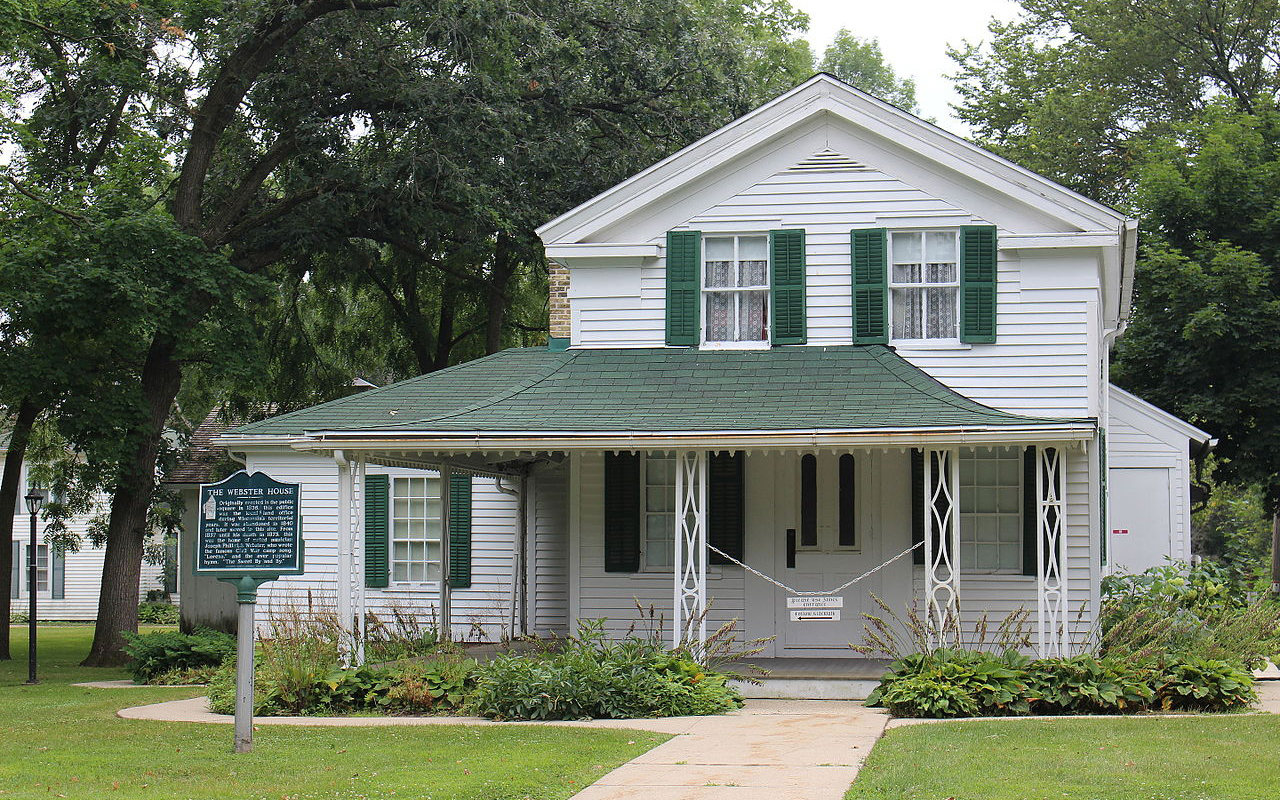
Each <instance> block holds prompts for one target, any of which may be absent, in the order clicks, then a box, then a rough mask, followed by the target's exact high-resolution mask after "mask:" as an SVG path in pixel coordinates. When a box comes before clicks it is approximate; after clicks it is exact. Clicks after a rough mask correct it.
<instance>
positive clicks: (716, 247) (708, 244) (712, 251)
mask: <svg viewBox="0 0 1280 800" xmlns="http://www.w3.org/2000/svg"><path fill="white" fill-rule="evenodd" d="M702 257H703V258H705V259H706V260H707V261H732V260H733V237H732V236H712V237H708V238H706V239H704V240H703V241H702Z"/></svg>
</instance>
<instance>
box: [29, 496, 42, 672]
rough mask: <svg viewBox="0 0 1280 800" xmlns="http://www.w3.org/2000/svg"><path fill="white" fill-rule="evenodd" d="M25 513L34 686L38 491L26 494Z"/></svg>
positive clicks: (39, 499) (31, 668)
mask: <svg viewBox="0 0 1280 800" xmlns="http://www.w3.org/2000/svg"><path fill="white" fill-rule="evenodd" d="M24 499H25V500H26V501H27V511H29V512H31V550H30V552H29V554H28V556H27V593H28V594H30V595H31V597H30V600H31V611H30V616H29V617H28V618H27V683H28V684H35V683H39V682H40V681H38V680H36V589H37V588H38V586H39V583H38V581H37V577H38V570H37V568H36V563H37V562H36V558H37V556H38V554H39V552H40V541H39V540H38V539H37V538H36V515H37V514H39V513H40V506H41V505H42V504H43V503H44V494H43V493H42V492H40V491H39V490H38V489H32V490H31V491H29V492H27V496H26V497H25V498H24Z"/></svg>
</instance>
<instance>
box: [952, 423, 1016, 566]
mask: <svg viewBox="0 0 1280 800" xmlns="http://www.w3.org/2000/svg"><path fill="white" fill-rule="evenodd" d="M1022 472H1023V470H1022V450H1021V449H1020V448H1017V447H995V448H987V447H975V448H973V449H972V450H962V451H960V569H961V570H964V571H967V572H1021V571H1022Z"/></svg>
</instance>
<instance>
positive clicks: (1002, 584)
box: [914, 450, 1099, 649]
mask: <svg viewBox="0 0 1280 800" xmlns="http://www.w3.org/2000/svg"><path fill="white" fill-rule="evenodd" d="M1062 455H1063V457H1064V458H1065V459H1066V470H1065V472H1064V477H1065V485H1064V489H1065V494H1064V499H1065V501H1066V515H1065V523H1066V539H1065V542H1066V553H1067V592H1068V606H1069V609H1070V612H1069V614H1068V620H1067V622H1068V629H1069V630H1070V631H1071V637H1072V641H1073V642H1074V643H1076V644H1077V646H1078V645H1080V644H1082V643H1083V642H1085V641H1086V640H1087V639H1088V637H1089V636H1090V635H1091V634H1092V633H1093V631H1094V625H1095V623H1096V620H1097V593H1098V590H1099V584H1098V580H1099V578H1098V575H1099V573H1098V571H1097V562H1098V542H1097V541H1096V540H1095V537H1094V534H1093V533H1091V532H1092V531H1094V530H1095V526H1094V524H1093V523H1092V522H1091V520H1093V518H1094V516H1095V514H1096V506H1097V503H1096V499H1097V498H1096V491H1091V490H1090V485H1091V481H1092V480H1093V478H1092V477H1091V475H1092V472H1093V469H1092V465H1093V463H1094V462H1095V461H1096V456H1095V455H1094V454H1091V453H1086V452H1082V451H1080V450H1066V451H1064V452H1063V454H1062ZM914 583H915V597H916V608H917V610H918V611H920V612H921V613H923V609H924V567H923V566H917V567H916V569H915V572H914ZM959 584H960V586H959V590H960V621H961V630H962V631H963V636H964V637H965V638H966V641H973V640H974V637H975V630H976V629H977V627H978V625H979V622H980V621H981V620H983V619H984V618H985V620H986V627H987V628H988V630H989V631H990V633H991V634H994V632H995V630H996V629H997V628H998V627H999V625H1000V623H1001V622H1002V621H1003V620H1005V619H1006V618H1007V617H1009V616H1010V615H1011V614H1013V613H1015V612H1018V611H1020V610H1026V611H1029V612H1030V615H1029V616H1028V617H1027V623H1026V628H1025V632H1026V633H1028V634H1029V635H1030V636H1031V642H1032V644H1033V645H1034V643H1035V636H1036V630H1037V628H1036V620H1037V617H1036V609H1037V608H1038V603H1039V595H1038V593H1037V579H1036V578H1035V577H1034V576H1031V575H1010V574H995V575H992V574H986V575H983V574H973V573H970V572H966V571H964V570H961V571H960V576H959ZM992 638H993V637H991V636H989V637H988V639H987V644H992V643H993V641H992ZM1024 649H1025V648H1024Z"/></svg>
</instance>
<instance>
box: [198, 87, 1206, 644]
mask: <svg viewBox="0 0 1280 800" xmlns="http://www.w3.org/2000/svg"><path fill="white" fill-rule="evenodd" d="M539 234H540V236H541V237H542V239H543V241H544V242H545V244H546V250H547V255H548V257H549V259H550V261H551V263H552V274H551V326H552V327H551V342H550V346H549V347H546V348H531V349H515V350H507V351H503V352H500V353H496V354H494V355H491V356H488V357H486V358H482V359H479V360H477V361H473V362H470V363H467V364H463V365H460V366H457V367H453V368H450V369H446V370H442V371H440V372H436V373H432V374H429V375H425V376H422V377H419V378H415V379H412V380H408V381H404V382H402V383H398V384H394V385H392V386H387V387H384V388H381V389H374V390H370V391H367V392H364V393H362V394H360V395H356V396H352V397H348V398H345V399H342V400H338V401H335V402H332V403H328V404H325V405H321V406H317V407H315V408H310V409H306V410H303V411H298V412H295V413H292V414H286V415H283V416H279V417H274V418H271V419H267V420H264V421H262V422H258V423H254V424H251V425H247V426H243V427H241V428H239V429H237V430H234V431H232V432H229V433H226V434H223V435H222V436H221V437H220V439H219V442H220V444H222V445H224V446H226V447H228V448H230V449H231V450H232V451H233V452H234V453H235V454H237V455H239V456H242V457H243V458H244V459H245V460H246V465H247V468H248V469H249V470H251V471H253V470H261V471H263V472H266V473H268V474H270V475H271V476H273V477H275V478H276V479H278V480H283V481H290V482H298V483H300V484H301V485H302V505H303V508H302V515H303V528H304V533H305V536H306V546H307V548H308V550H307V556H306V559H307V565H308V572H307V574H305V575H303V576H298V577H295V578H287V579H282V580H280V581H278V582H276V583H274V584H272V585H270V587H269V588H267V589H265V592H264V594H265V598H266V600H265V605H266V607H267V608H270V607H271V605H272V604H273V603H276V604H293V605H299V604H304V603H305V604H309V605H311V606H314V605H315V604H317V603H320V602H325V603H328V604H330V605H331V607H332V608H334V609H336V610H338V611H339V613H340V618H343V619H349V620H350V619H359V618H360V617H361V614H362V613H363V612H367V613H373V614H378V615H382V614H386V613H388V612H389V611H390V610H391V609H392V607H401V608H413V609H417V610H419V611H421V612H422V613H433V614H436V615H438V617H439V618H441V619H448V620H449V621H450V623H451V624H452V626H453V629H454V631H455V633H456V634H457V635H475V634H478V633H479V632H483V633H484V634H486V635H488V636H490V637H493V636H497V635H500V634H502V633H508V632H511V631H512V630H513V629H514V631H515V632H517V633H525V632H529V633H539V634H542V633H565V632H566V631H570V630H572V629H573V628H574V625H575V621H577V620H581V619H590V618H605V619H607V620H608V628H609V630H610V631H612V632H614V633H615V634H619V635H621V634H623V633H625V632H626V631H627V630H629V629H632V628H633V627H635V626H637V625H639V626H641V627H643V626H645V625H648V624H652V623H651V622H649V621H647V618H649V617H650V616H651V614H650V609H652V613H653V615H656V616H658V617H660V618H661V623H662V624H663V625H664V628H665V635H667V636H669V637H671V638H672V639H674V640H681V639H687V638H689V637H691V636H692V637H696V636H698V635H699V634H700V632H701V631H702V630H703V629H704V628H705V626H706V625H708V624H710V625H712V626H714V625H716V624H719V623H721V622H724V621H727V620H730V619H736V620H738V621H739V622H740V623H741V624H742V626H743V627H744V629H745V633H746V635H747V636H750V637H773V638H772V639H771V641H770V643H769V644H768V649H767V650H766V653H765V654H764V655H766V656H774V657H784V656H785V657H796V656H800V657H832V658H841V657H843V658H847V657H851V656H852V655H853V653H852V651H851V650H850V649H849V644H850V643H858V642H860V641H861V640H862V637H863V621H862V619H861V617H860V614H861V613H862V612H866V611H869V610H872V609H873V608H874V606H873V603H872V600H871V595H872V594H873V593H874V594H875V595H876V596H878V597H880V598H883V599H884V601H885V602H887V603H888V604H889V605H890V606H892V607H895V608H905V607H907V606H909V605H914V606H915V607H917V608H918V609H920V610H921V611H922V612H924V613H926V614H927V616H928V618H929V619H931V620H933V621H934V623H935V625H936V627H937V628H938V633H937V636H938V637H939V638H941V639H944V640H945V639H946V638H947V637H948V636H950V635H951V634H950V633H948V630H949V627H948V625H945V624H942V621H943V620H945V619H948V618H952V617H954V616H955V615H958V616H959V618H961V619H962V620H963V622H964V624H965V625H966V626H968V625H972V624H974V623H975V622H976V621H977V620H978V619H979V618H980V617H981V616H983V615H989V616H990V617H991V618H992V621H993V623H994V622H995V621H996V620H999V619H1000V618H1003V617H1004V616H1005V615H1007V614H1009V613H1010V612H1013V611H1015V610H1017V609H1020V608H1025V609H1028V610H1029V611H1030V612H1031V622H1032V625H1033V627H1034V641H1035V644H1036V648H1037V649H1038V650H1039V651H1040V652H1043V653H1049V654H1053V653H1064V652H1069V651H1071V650H1073V649H1074V648H1076V647H1078V646H1079V643H1080V642H1081V641H1083V640H1084V638H1085V637H1087V636H1088V633H1089V631H1090V629H1091V628H1092V626H1093V621H1094V618H1095V615H1096V613H1097V607H1098V594H1099V584H1100V580H1101V577H1102V575H1103V573H1104V570H1105V569H1106V564H1105V561H1104V559H1105V554H1106V550H1107V542H1106V541H1105V537H1104V534H1103V530H1104V524H1105V517H1106V512H1105V510H1104V509H1105V507H1106V497H1105V486H1106V481H1104V480H1103V476H1104V475H1106V474H1107V473H1108V450H1107V445H1108V442H1109V441H1110V440H1109V439H1108V438H1107V436H1106V433H1107V428H1108V426H1109V425H1110V424H1111V422H1110V421H1111V419H1112V418H1113V417H1112V414H1113V409H1114V407H1115V406H1116V405H1117V404H1123V403H1127V402H1128V400H1127V398H1125V397H1123V396H1121V395H1118V394H1117V393H1116V392H1113V391H1111V390H1110V389H1109V385H1108V381H1107V363H1108V354H1109V351H1110V349H1111V347H1112V345H1113V342H1114V340H1115V338H1116V336H1117V335H1119V334H1120V333H1121V332H1122V330H1123V328H1124V325H1125V321H1126V319H1127V317H1128V314H1129V302H1130V295H1131V291H1132V284H1133V267H1134V252H1135V251H1134V248H1135V236H1136V221H1135V220H1133V219H1131V218H1128V217H1126V216H1125V215H1123V214H1121V213H1120V212H1117V211H1115V210H1113V209H1111V208H1108V207H1106V206H1104V205H1102V204H1100V203H1096V202H1094V201H1092V200H1089V199H1087V198H1085V197H1081V196H1080V195H1077V194H1075V193H1073V192H1071V191H1069V190H1067V189H1064V188H1063V187H1061V186H1058V185H1056V184H1054V183H1053V182H1051V181H1049V180H1046V179H1045V178H1042V177H1040V176H1038V175H1035V174H1033V173H1031V172H1029V171H1027V170H1024V169H1022V168H1020V167H1018V166H1016V165H1014V164H1012V163H1010V162H1008V161H1005V160H1003V159H1001V158H999V157H997V156H995V155H992V154H991V153H989V152H986V151H984V150H982V149H979V148H977V147H975V146H974V145H972V144H970V143H968V142H966V141H964V140H962V139H960V138H958V137H956V136H953V135H951V134H949V133H947V132H946V131H943V130H941V129H939V128H937V127H935V126H933V125H931V124H929V123H927V122H924V121H922V120H920V119H918V118H916V117H914V116H912V115H910V114H907V113H906V112H903V111H902V110H900V109H897V108H894V107H893V106H890V105H888V104H886V103H883V102H881V101H879V100H877V99H875V98H873V97H871V96H869V95H867V94H865V93H863V92H860V91H858V90H856V89H853V88H851V87H849V86H848V85H846V84H844V83H842V82H840V81H838V80H836V79H834V78H832V77H830V76H827V75H818V76H815V77H814V78H812V79H810V80H809V81H807V82H805V83H804V84H802V85H801V86H799V87H797V88H795V89H793V90H792V91H790V92H787V93H786V94H784V95H782V96H781V97H779V98H777V99H775V100H773V101H772V102H770V103H767V104H766V105H764V106H762V107H760V108H758V109H756V110H755V111H753V112H751V113H749V114H747V115H746V116H744V117H742V118H741V119H738V120H736V121H734V122H732V123H731V124H729V125H726V126H725V127H724V128H721V129H720V130H718V131H716V132H714V133H712V134H710V135H709V136H707V137H705V138H703V139H702V140H700V141H698V142H696V143H694V144H692V145H690V146H689V147H686V148H684V149H683V150H681V151H679V152H677V153H676V154H674V155H672V156H671V157H669V158H667V159H665V160H663V161H661V162H659V163H657V164H655V165H653V166H652V167H650V168H649V169H646V170H645V171H643V172H641V173H639V174H637V175H635V176H633V177H632V178H630V179H628V180H626V181H624V182H622V183H621V184H618V185H617V186H615V187H613V188H612V189H610V190H608V191H606V192H604V193H602V194H601V195H599V196H597V197H595V198H593V199H591V200H590V201H588V202H586V203H584V204H582V205H581V206H579V207H578V208H575V209H573V210H572V211H570V212H568V213H566V214H564V215H562V216H560V217H558V218H556V219H554V220H552V221H550V222H548V223H547V224H546V225H544V226H543V227H542V228H541V229H540V230H539ZM1117 397H1119V398H1120V399H1119V400H1117ZM1126 410H1127V407H1126ZM1166 416H1167V415H1166ZM1130 424H1132V425H1135V429H1138V428H1141V427H1142V425H1141V424H1139V423H1132V422H1131V423H1130ZM1197 435H1198V434H1197ZM1127 457H1128V456H1127V455H1126V458H1127ZM1181 457H1182V458H1183V460H1184V461H1185V459H1186V448H1185V447H1183V449H1182V455H1181ZM1162 463H1163V462H1162ZM1175 480H1176V481H1183V480H1185V474H1179V475H1177V476H1171V477H1170V481H1171V483H1170V486H1172V482H1173V481H1175ZM1124 513H1129V512H1128V511H1126V512H1124ZM1171 513H1173V514H1176V515H1178V516H1179V518H1180V523H1179V524H1181V525H1182V526H1183V527H1184V528H1185V525H1186V519H1185V517H1186V509H1185V505H1182V506H1178V507H1177V510H1176V511H1173V512H1171ZM1135 528H1136V525H1135ZM1115 547H1119V546H1118V545H1115ZM1126 557H1128V556H1126ZM872 570H875V571H874V572H872ZM868 572H871V574H870V575H869V576H867V577H864V578H862V579H861V580H859V581H857V582H855V583H852V584H849V585H847V586H846V584H847V583H848V582H849V581H850V580H852V579H854V578H857V577H858V576H860V575H863V574H864V573H868ZM764 576H768V578H766V577H764ZM841 587H844V588H841ZM804 592H828V593H829V594H827V595H803V594H798V593H804ZM806 606H808V607H806ZM814 607H816V608H814ZM353 624H357V623H353Z"/></svg>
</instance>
